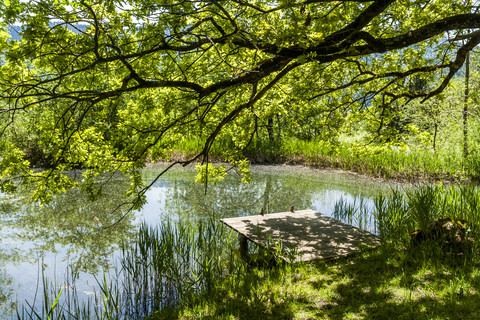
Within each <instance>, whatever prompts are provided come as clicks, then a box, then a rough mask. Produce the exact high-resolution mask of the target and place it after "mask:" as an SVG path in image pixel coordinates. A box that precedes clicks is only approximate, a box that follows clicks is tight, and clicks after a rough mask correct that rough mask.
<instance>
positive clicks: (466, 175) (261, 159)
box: [170, 139, 480, 182]
mask: <svg viewBox="0 0 480 320" xmlns="http://www.w3.org/2000/svg"><path fill="white" fill-rule="evenodd" d="M226 146H228V147H226ZM201 148H202V146H201V144H200V141H197V140H185V141H183V142H182V143H181V144H180V145H178V146H177V147H176V149H175V150H171V152H170V153H171V155H172V159H179V158H188V157H192V156H193V155H195V154H197V153H198V152H200V150H201ZM232 148H234V146H233V145H231V142H228V141H218V142H216V144H214V146H213V148H212V150H211V159H213V160H220V161H224V160H226V157H225V155H224V154H223V150H225V149H227V150H229V149H232ZM242 156H244V157H246V158H247V159H249V160H250V161H251V162H253V163H292V164H298V163H302V164H306V165H309V166H314V167H333V168H341V169H345V170H352V171H356V172H360V173H365V174H368V175H371V176H374V177H380V178H391V179H399V180H403V181H411V182H414V181H440V180H451V181H459V180H468V179H472V180H478V179H479V178H480V160H478V159H479V157H478V154H476V153H475V152H471V154H470V155H469V157H468V158H467V159H464V158H463V157H462V155H461V154H460V153H458V152H452V151H451V150H450V149H446V150H443V151H437V152H436V153H435V152H433V151H429V150H426V149H425V148H423V147H418V148H408V147H407V146H406V145H400V146H396V145H388V144H387V145H382V146H378V145H365V144H360V143H358V142H355V141H349V140H345V141H339V142H337V143H336V144H332V143H329V142H326V141H317V140H309V141H305V140H298V139H286V140H284V141H275V142H269V141H266V140H260V139H257V140H253V141H252V143H251V144H250V145H249V146H248V147H247V148H246V149H244V150H242Z"/></svg>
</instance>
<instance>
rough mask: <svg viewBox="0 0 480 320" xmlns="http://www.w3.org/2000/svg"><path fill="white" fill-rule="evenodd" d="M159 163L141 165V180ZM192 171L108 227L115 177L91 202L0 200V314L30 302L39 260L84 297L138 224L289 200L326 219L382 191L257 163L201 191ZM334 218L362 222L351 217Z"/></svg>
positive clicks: (116, 214)
mask: <svg viewBox="0 0 480 320" xmlns="http://www.w3.org/2000/svg"><path fill="white" fill-rule="evenodd" d="M163 168H164V167H163V166H150V167H148V168H146V169H145V170H144V173H143V174H144V179H145V182H147V183H148V182H149V181H151V180H152V179H153V178H154V177H156V175H157V174H158V173H159V172H160V170H162V169H163ZM195 175H196V172H195V170H194V169H193V168H192V167H187V168H182V167H174V168H173V169H172V170H171V171H169V172H167V174H165V175H164V176H163V177H162V178H161V179H159V180H158V181H157V182H156V183H155V184H154V186H153V187H152V188H151V189H150V190H149V191H148V192H147V194H146V196H147V203H146V204H145V205H144V207H143V208H142V210H141V211H139V212H132V213H130V214H128V215H127V216H126V217H125V219H122V220H121V221H120V223H118V224H116V225H115V226H114V227H111V228H105V226H110V225H112V224H114V223H115V222H117V221H118V220H120V217H122V216H123V215H125V210H126V209H127V207H125V208H121V209H120V210H117V211H114V209H115V208H117V206H118V204H119V203H123V202H124V201H125V199H124V191H125V190H126V189H127V188H128V181H126V180H125V179H122V178H120V177H118V178H117V179H116V180H115V181H111V182H110V183H109V184H108V186H105V187H104V193H105V194H104V196H103V197H102V198H100V199H98V200H96V201H94V202H91V201H88V199H87V196H86V195H84V194H82V193H81V192H79V191H78V190H70V191H68V192H66V193H63V194H60V195H58V196H56V197H55V199H54V201H52V202H51V203H50V204H48V205H44V206H41V205H39V204H38V203H31V202H30V201H29V200H28V199H29V197H27V196H26V192H25V194H22V193H19V194H17V195H15V197H12V198H6V197H4V198H3V199H2V200H3V201H1V202H0V318H2V314H9V313H10V312H9V310H11V309H12V301H14V299H18V301H20V302H23V301H24V300H25V299H26V300H28V301H32V295H33V294H34V290H33V289H34V288H35V286H36V284H37V280H38V269H39V264H38V262H39V261H41V265H40V267H41V268H43V269H44V270H45V271H44V272H45V275H46V276H48V277H50V278H53V277H57V279H58V280H59V281H62V280H63V278H62V277H63V272H64V271H65V269H66V267H67V264H68V265H70V267H71V268H72V270H73V271H74V272H76V273H78V280H77V281H76V284H75V285H76V286H77V290H78V291H79V292H84V293H85V295H87V294H89V293H91V292H92V291H95V287H94V284H95V280H94V278H93V275H95V274H99V272H101V271H102V270H103V269H104V268H108V267H109V266H110V262H111V260H112V259H114V258H113V257H114V256H115V252H116V251H117V250H118V248H119V245H120V244H121V243H122V242H123V241H130V240H131V239H132V238H133V236H134V235H135V231H136V227H137V226H138V225H139V224H140V223H142V222H146V223H147V224H150V225H158V224H161V223H162V221H165V219H166V218H167V217H169V218H170V219H171V220H173V221H175V220H181V221H182V222H183V223H194V222H195V221H197V220H198V219H206V218H208V217H214V218H215V219H220V218H225V217H235V216H245V215H251V214H258V213H259V212H260V210H261V208H264V209H265V212H266V213H273V212H281V211H288V210H289V208H290V206H291V205H295V206H296V208H297V209H299V210H300V209H307V208H310V209H313V210H316V211H318V212H321V213H324V214H326V215H329V216H332V215H333V214H334V209H335V203H336V202H337V201H338V200H340V199H344V201H346V202H349V201H350V202H352V201H357V200H354V199H356V198H358V199H362V200H361V201H364V202H365V203H368V202H369V201H370V202H371V201H372V200H371V199H373V195H374V194H376V193H378V192H379V190H380V191H381V190H384V189H385V188H388V186H386V185H383V184H378V183H375V182H372V181H370V180H368V179H361V178H358V177H355V176H352V175H349V174H345V173H340V172H337V171H331V172H324V171H318V170H312V169H307V168H299V167H271V166H264V167H263V166H260V167H253V168H252V182H251V183H250V184H243V183H241V178H240V177H239V176H237V175H235V174H232V175H230V176H228V178H227V179H226V180H225V181H222V182H220V183H218V184H216V185H213V184H212V185H209V186H208V190H207V193H206V194H205V188H204V186H203V185H202V184H196V183H194V180H195ZM112 212H113V213H112ZM337 218H339V219H340V220H343V221H344V222H350V223H352V224H358V225H367V224H365V223H363V222H359V221H355V219H352V217H351V216H350V217H348V216H346V217H337ZM362 223H363V224H362ZM52 275H53V276H52ZM1 309H3V311H1Z"/></svg>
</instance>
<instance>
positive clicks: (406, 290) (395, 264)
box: [309, 246, 480, 319]
mask: <svg viewBox="0 0 480 320" xmlns="http://www.w3.org/2000/svg"><path fill="white" fill-rule="evenodd" d="M426 250H428V249H426V248H423V249H422V248H420V249H417V250H397V249H395V248H390V247H387V246H384V247H381V248H379V249H375V250H371V251H369V252H365V253H363V254H359V255H357V256H355V257H350V258H345V259H341V260H337V261H335V262H330V263H328V266H329V268H331V270H330V271H331V274H332V276H333V277H335V276H337V277H338V279H337V280H336V281H331V280H330V281H328V280H327V281H325V280H315V281H312V282H311V283H310V285H311V286H312V287H313V288H315V289H316V290H320V289H322V288H326V287H329V286H330V291H331V296H330V301H329V303H327V304H325V305H320V306H318V308H317V310H316V312H315V315H316V317H318V318H325V317H326V318H330V319H345V318H349V317H350V318H352V317H353V318H360V319H388V318H391V319H432V318H440V319H479V318H480V305H479V304H478V302H477V301H480V295H479V290H478V289H480V286H479V280H480V279H479V274H478V272H477V273H476V272H475V271H476V270H477V269H478V267H479V264H478V261H476V262H474V261H472V259H471V258H472V257H471V256H459V255H457V256H447V257H445V256H441V255H439V252H432V251H430V252H427V251H426ZM462 285H463V286H462ZM309 308H312V306H309Z"/></svg>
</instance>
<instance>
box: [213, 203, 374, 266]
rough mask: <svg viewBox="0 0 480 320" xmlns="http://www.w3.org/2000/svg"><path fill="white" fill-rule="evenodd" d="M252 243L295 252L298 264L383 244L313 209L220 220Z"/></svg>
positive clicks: (369, 235)
mask: <svg viewBox="0 0 480 320" xmlns="http://www.w3.org/2000/svg"><path fill="white" fill-rule="evenodd" d="M221 221H222V222H223V223H224V224H226V225H227V226H229V227H231V228H232V229H234V230H236V231H237V232H238V233H240V234H241V235H243V236H245V237H246V238H247V239H249V240H250V241H253V242H255V243H257V244H259V245H262V246H266V245H267V238H269V239H271V240H273V241H281V242H282V245H283V246H286V247H288V248H290V249H294V248H295V249H296V250H297V252H298V257H297V261H312V260H322V259H330V258H337V257H342V256H346V255H349V254H351V253H353V252H355V251H357V250H358V249H359V248H360V246H362V245H363V246H367V247H372V246H376V245H378V244H380V239H379V237H377V236H376V235H374V234H371V233H369V232H367V231H364V230H361V229H359V228H355V227H353V226H350V225H347V224H345V223H342V222H340V221H338V220H336V219H333V218H330V217H327V216H325V215H323V214H321V213H318V212H315V211H313V210H298V211H295V212H293V213H292V212H279V213H273V214H266V215H264V216H261V215H254V216H247V217H235V218H227V219H222V220H221Z"/></svg>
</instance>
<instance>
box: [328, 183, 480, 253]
mask: <svg viewBox="0 0 480 320" xmlns="http://www.w3.org/2000/svg"><path fill="white" fill-rule="evenodd" d="M373 203H374V204H373V207H372V206H371V204H369V203H367V202H365V201H363V200H360V201H354V202H353V203H347V202H346V201H345V200H340V201H339V202H337V204H336V205H335V210H334V216H336V217H338V218H343V219H345V217H346V218H347V219H350V220H352V222H356V223H357V224H358V225H359V226H360V227H362V224H363V225H366V224H368V223H371V220H372V217H373V221H374V232H375V233H377V234H378V235H379V236H380V237H381V239H382V241H383V242H384V243H391V244H393V245H395V246H408V245H409V243H410V234H411V233H412V232H413V231H415V230H424V231H425V230H426V229H427V226H428V225H429V224H430V223H431V222H432V221H434V220H437V219H443V218H450V219H453V220H459V219H463V220H466V221H467V232H468V235H467V236H468V237H469V238H470V239H473V240H474V245H475V246H476V247H478V246H479V244H480V188H479V187H478V186H476V185H473V184H468V185H467V184H466V185H447V186H445V185H443V184H429V185H419V186H416V187H410V188H406V189H402V188H392V189H391V191H390V193H389V194H386V195H385V194H379V195H377V196H376V197H375V198H374V201H373ZM354 224H355V223H354Z"/></svg>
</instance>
